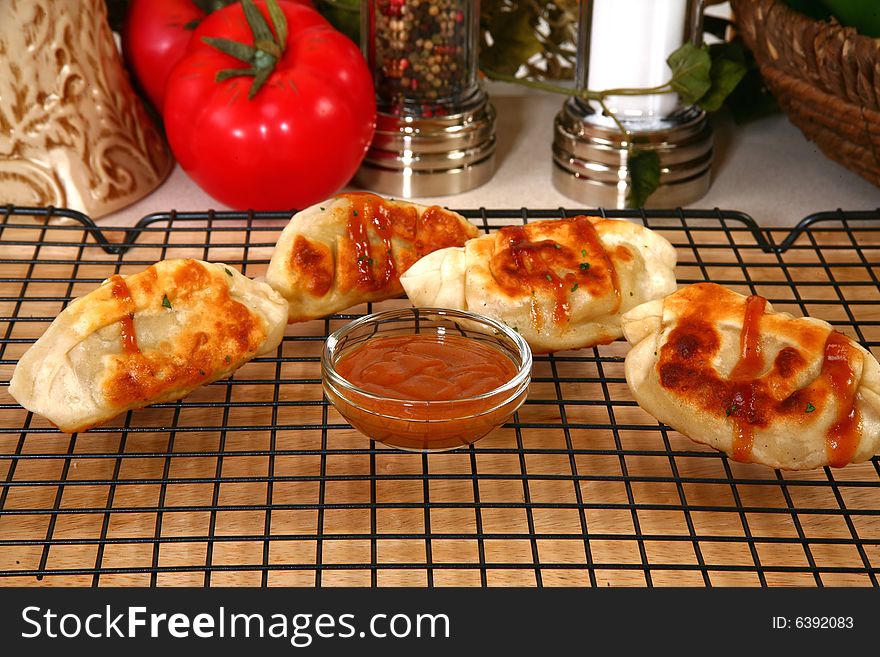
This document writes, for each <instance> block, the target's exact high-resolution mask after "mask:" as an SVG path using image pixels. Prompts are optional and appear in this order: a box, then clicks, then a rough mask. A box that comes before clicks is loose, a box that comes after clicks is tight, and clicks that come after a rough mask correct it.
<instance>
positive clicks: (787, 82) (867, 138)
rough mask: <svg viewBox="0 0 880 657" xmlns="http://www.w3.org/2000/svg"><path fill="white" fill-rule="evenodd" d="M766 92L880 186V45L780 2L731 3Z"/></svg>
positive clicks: (836, 156)
mask: <svg viewBox="0 0 880 657" xmlns="http://www.w3.org/2000/svg"><path fill="white" fill-rule="evenodd" d="M731 4H732V5H733V8H734V12H735V14H736V24H737V28H738V31H739V33H740V34H741V36H742V38H743V39H744V40H745V42H746V45H748V47H749V48H750V49H751V50H752V52H753V53H754V55H755V58H756V59H757V61H758V64H759V65H760V67H761V74H762V75H763V76H764V80H765V81H766V83H767V86H768V87H769V88H770V90H771V91H772V92H773V94H774V95H775V96H776V99H777V100H778V101H779V104H780V106H781V107H782V108H783V110H785V112H786V114H788V116H789V118H790V119H791V121H792V122H793V123H794V124H795V125H796V126H798V127H799V128H800V129H801V130H802V131H803V133H804V134H805V135H806V136H807V138H808V139H810V140H812V141H814V142H816V144H817V145H818V146H819V148H821V149H822V152H823V153H825V155H827V156H828V157H830V158H831V159H833V160H836V161H837V162H840V163H841V164H842V165H843V166H845V167H847V168H848V169H850V170H852V171H855V172H856V173H858V174H859V175H861V176H863V177H864V178H866V179H867V180H869V181H871V182H872V183H873V184H875V185H877V186H880V39H872V38H869V37H866V36H863V35H860V34H858V33H857V32H856V31H855V30H854V29H852V28H847V27H842V26H841V25H840V24H839V23H837V22H836V21H834V20H831V21H829V22H824V21H814V20H811V19H809V18H807V17H806V16H803V15H802V14H800V13H798V12H796V11H795V10H793V9H791V8H790V7H788V6H787V5H786V4H785V3H784V2H782V0H732V3H731Z"/></svg>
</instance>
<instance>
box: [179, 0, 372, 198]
mask: <svg viewBox="0 0 880 657" xmlns="http://www.w3.org/2000/svg"><path fill="white" fill-rule="evenodd" d="M255 4H256V6H257V7H258V8H259V10H260V13H261V14H262V15H263V16H264V17H265V18H266V22H267V23H268V24H269V25H271V24H272V23H271V21H270V20H269V12H268V11H267V9H266V3H265V2H264V1H263V0H258V1H257V2H255ZM278 6H279V7H280V8H281V10H282V11H283V13H284V15H285V17H286V19H287V26H288V29H287V38H286V40H285V42H284V46H285V47H284V50H283V52H282V53H281V57H280V59H278V61H277V63H276V64H275V67H274V70H273V71H272V73H271V74H270V75H269V77H268V79H267V80H266V82H265V84H264V85H263V86H262V88H260V90H259V91H258V92H257V93H256V94H255V95H254V97H253V98H252V99H249V98H248V94H249V91H250V90H251V88H252V85H253V82H254V77H253V76H250V77H244V76H237V77H230V78H228V79H225V80H223V81H221V82H217V81H216V79H215V78H216V76H217V73H218V72H220V71H226V70H229V69H239V70H241V69H247V68H248V64H245V63H244V62H242V61H239V60H238V59H236V58H235V57H232V56H230V55H227V54H225V53H223V52H221V51H220V50H218V49H217V48H215V47H213V46H211V45H209V44H207V43H205V42H204V41H203V39H204V38H205V37H214V38H218V37H219V38H225V39H231V40H233V41H237V42H242V43H246V44H249V45H251V44H254V43H255V39H254V36H253V33H252V31H251V28H250V27H249V26H248V22H247V20H246V18H245V15H244V11H243V9H242V6H241V5H239V4H235V5H230V6H229V7H226V8H224V9H220V10H219V11H216V12H214V13H213V14H211V15H210V16H208V17H207V18H206V19H205V20H204V21H202V23H201V24H200V25H199V27H198V28H196V31H195V33H194V34H193V38H192V40H191V41H190V45H189V47H188V49H187V53H186V55H185V56H184V58H183V59H182V60H181V61H180V62H179V63H178V64H177V66H175V67H174V69H173V70H172V71H171V74H170V76H169V78H168V84H167V86H166V89H165V105H164V110H163V115H164V118H165V129H166V132H167V135H168V141H169V143H170V144H171V149H172V151H173V152H174V155H175V157H176V158H177V160H178V162H180V165H181V166H182V167H183V168H184V170H185V171H186V172H187V173H188V174H189V175H190V176H191V177H192V179H193V180H195V182H196V183H198V185H199V186H200V187H202V189H204V190H205V191H206V192H207V193H209V194H210V195H211V196H213V197H214V198H215V199H217V200H218V201H220V202H221V203H224V204H225V205H228V206H230V207H233V208H239V209H246V208H250V209H255V210H268V209H273V210H279V209H291V208H303V207H306V206H308V205H311V204H313V203H315V202H317V201H320V200H321V199H324V198H327V197H328V196H330V195H332V194H334V193H335V192H337V191H339V189H340V188H341V187H342V186H344V185H345V183H347V182H348V181H349V180H350V178H351V177H352V176H353V175H354V173H355V171H356V170H357V168H358V166H359V165H360V163H361V160H362V159H363V157H364V155H365V154H366V151H367V148H368V147H369V145H370V141H371V140H372V138H373V130H374V128H375V122H376V101H375V96H374V93H373V82H372V78H371V76H370V72H369V69H368V67H367V64H366V62H365V61H364V58H363V56H362V55H361V53H360V51H359V50H358V48H357V46H355V45H354V43H353V42H352V41H351V40H350V39H349V38H348V37H346V36H345V35H343V34H342V33H341V32H337V31H336V30H334V29H333V28H332V27H331V26H330V24H329V23H328V22H327V21H326V20H325V19H324V18H323V17H322V16H321V15H320V14H319V13H318V12H317V11H315V10H314V9H311V8H309V7H305V6H303V5H299V4H294V3H291V2H286V1H285V0H279V1H278ZM276 32H277V30H276Z"/></svg>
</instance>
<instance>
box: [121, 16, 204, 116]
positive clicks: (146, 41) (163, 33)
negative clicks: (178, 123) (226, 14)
mask: <svg viewBox="0 0 880 657" xmlns="http://www.w3.org/2000/svg"><path fill="white" fill-rule="evenodd" d="M204 16H205V12H203V11H202V10H201V9H199V8H198V7H197V6H196V5H195V3H194V2H193V1H192V0H133V1H132V3H131V4H130V5H129V7H128V13H127V14H126V16H125V24H124V25H123V27H122V52H123V53H124V54H125V59H126V60H127V61H128V65H129V67H130V68H131V69H132V71H133V72H134V75H135V77H136V78H137V81H138V82H139V83H140V85H141V88H142V89H143V90H144V93H146V94H147V98H149V99H150V102H151V103H153V105H154V106H155V107H156V108H157V109H162V101H163V98H164V92H165V80H167V79H168V74H169V73H170V72H171V69H172V68H174V65H175V64H176V63H177V62H178V61H180V58H181V57H183V54H184V53H185V52H186V46H187V44H188V43H189V39H190V37H191V36H192V33H193V30H192V29H187V27H186V26H187V25H190V24H191V23H192V21H198V20H201V19H202V18H204Z"/></svg>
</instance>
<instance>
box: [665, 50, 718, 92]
mask: <svg viewBox="0 0 880 657" xmlns="http://www.w3.org/2000/svg"><path fill="white" fill-rule="evenodd" d="M666 63H667V64H669V68H670V69H672V80H671V81H670V84H671V86H672V88H673V89H675V91H676V92H678V95H679V96H680V97H681V102H683V103H684V104H685V105H693V104H694V103H696V102H697V101H698V100H700V98H702V97H703V96H705V95H706V93H707V92H708V91H709V89H711V88H712V78H711V75H710V71H711V69H712V59H711V58H710V57H709V51H708V50H707V49H706V48H698V47H697V46H695V45H694V44H692V43H686V44H684V45H683V46H682V47H681V48H679V49H678V50H676V51H675V52H674V53H672V54H671V55H669V58H668V59H667V60H666Z"/></svg>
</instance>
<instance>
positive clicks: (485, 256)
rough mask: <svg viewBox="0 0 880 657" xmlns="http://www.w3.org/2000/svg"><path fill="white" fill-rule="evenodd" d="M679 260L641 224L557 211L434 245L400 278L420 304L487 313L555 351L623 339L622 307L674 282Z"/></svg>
mask: <svg viewBox="0 0 880 657" xmlns="http://www.w3.org/2000/svg"><path fill="white" fill-rule="evenodd" d="M675 260H676V254H675V249H674V248H673V247H672V245H671V244H670V243H669V242H668V241H666V240H665V239H664V238H663V237H661V236H660V235H658V234H657V233H655V232H653V231H651V230H649V229H647V228H645V227H644V226H641V225H639V224H634V223H630V222H628V221H620V220H612V219H600V218H599V217H575V218H572V219H549V220H546V221H536V222H533V223H529V224H526V225H525V226H506V227H504V228H501V229H500V230H498V231H496V232H494V233H491V234H489V235H484V236H482V237H479V238H477V239H474V240H471V241H469V242H468V243H467V244H466V245H465V246H464V248H450V249H443V250H442V251H437V252H435V253H432V254H430V255H428V256H426V257H424V258H422V259H421V260H420V261H419V262H417V263H416V264H415V265H413V266H412V267H411V268H410V269H409V270H408V271H407V272H406V274H404V276H403V277H402V278H401V282H402V284H403V287H404V289H405V290H406V294H407V296H408V297H409V298H410V300H411V301H412V302H413V304H414V305H416V306H434V307H440V308H457V309H459V310H469V311H471V312H474V313H478V314H480V315H486V316H488V317H491V318H493V319H496V320H498V321H501V322H504V323H505V324H507V325H508V326H511V327H513V328H515V329H516V330H517V331H519V332H520V333H521V334H522V336H523V337H524V338H525V339H526V341H527V342H528V343H529V345H531V347H532V349H533V350H534V351H536V352H552V351H561V350H563V349H580V348H583V347H590V346H593V345H596V344H603V343H608V342H613V341H614V340H616V339H618V338H619V337H621V336H622V332H621V329H620V315H621V313H623V312H625V311H626V310H628V309H630V308H632V307H634V306H636V305H638V304H640V303H642V302H644V301H648V300H650V299H656V298H659V297H662V296H665V295H666V294H669V293H670V292H672V291H674V290H675V273H674V269H675Z"/></svg>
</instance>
